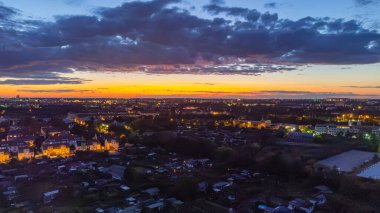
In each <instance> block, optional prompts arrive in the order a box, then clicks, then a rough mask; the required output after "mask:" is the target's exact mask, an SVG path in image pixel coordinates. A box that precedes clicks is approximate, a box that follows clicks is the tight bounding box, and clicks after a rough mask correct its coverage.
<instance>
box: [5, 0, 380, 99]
mask: <svg viewBox="0 0 380 213" xmlns="http://www.w3.org/2000/svg"><path fill="white" fill-rule="evenodd" d="M379 10H380V0H334V1H331V0H319V1H313V0H224V1H223V0H211V1H208V0H192V1H190V0H151V1H136V0H129V1H125V0H124V1H123V0H55V1H51V0H33V1H30V0H0V97H15V96H16V95H20V96H21V97H56V98H59V97H85V98H90V97H102V98H109V97H112V98H135V97H149V98H152V97H153V98H164V97H165V98H166V97H181V98H187V97H191V98H292V99H293V98H302V99H305V98H313V99H314V98H334V97H344V98H379V99H380V13H378V11H379Z"/></svg>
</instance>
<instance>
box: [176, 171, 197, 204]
mask: <svg viewBox="0 0 380 213" xmlns="http://www.w3.org/2000/svg"><path fill="white" fill-rule="evenodd" d="M197 192H198V182H197V180H196V179H195V178H194V177H181V178H180V179H178V181H177V182H176V183H175V185H174V188H173V194H174V195H175V196H176V197H178V198H180V199H183V200H193V199H195V198H196V197H197Z"/></svg>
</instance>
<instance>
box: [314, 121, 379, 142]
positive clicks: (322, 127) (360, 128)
mask: <svg viewBox="0 0 380 213" xmlns="http://www.w3.org/2000/svg"><path fill="white" fill-rule="evenodd" d="M315 133H316V134H319V135H322V134H328V135H333V136H337V135H339V134H341V135H347V134H348V133H350V134H359V133H370V134H373V135H375V136H376V137H378V138H380V126H365V125H362V124H361V121H360V120H359V121H358V122H357V124H356V125H353V123H352V121H349V122H348V125H336V124H317V125H315Z"/></svg>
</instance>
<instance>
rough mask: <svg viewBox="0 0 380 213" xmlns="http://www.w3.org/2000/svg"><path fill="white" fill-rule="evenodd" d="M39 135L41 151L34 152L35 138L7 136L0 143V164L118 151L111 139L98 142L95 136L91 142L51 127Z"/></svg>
mask: <svg viewBox="0 0 380 213" xmlns="http://www.w3.org/2000/svg"><path fill="white" fill-rule="evenodd" d="M41 135H42V137H44V141H43V142H42V145H41V151H40V152H35V151H36V150H35V147H36V145H35V139H36V137H35V136H32V135H22V134H21V135H19V134H12V133H10V134H8V135H7V137H6V139H5V140H3V141H1V143H0V163H7V162H9V161H10V160H11V159H17V160H28V159H32V158H41V157H49V158H56V157H68V156H71V155H73V154H75V152H76V151H95V152H103V151H109V152H117V151H118V150H119V143H118V142H117V141H116V140H115V139H114V138H112V137H102V139H101V140H98V138H97V137H98V136H95V138H94V139H92V140H83V139H82V138H81V137H77V136H74V135H72V134H70V132H68V131H61V130H58V129H55V128H51V127H43V128H41ZM101 141H104V142H101Z"/></svg>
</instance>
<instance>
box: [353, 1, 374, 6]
mask: <svg viewBox="0 0 380 213" xmlns="http://www.w3.org/2000/svg"><path fill="white" fill-rule="evenodd" d="M355 3H356V5H358V6H367V5H371V4H378V3H380V1H379V0H355Z"/></svg>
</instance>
